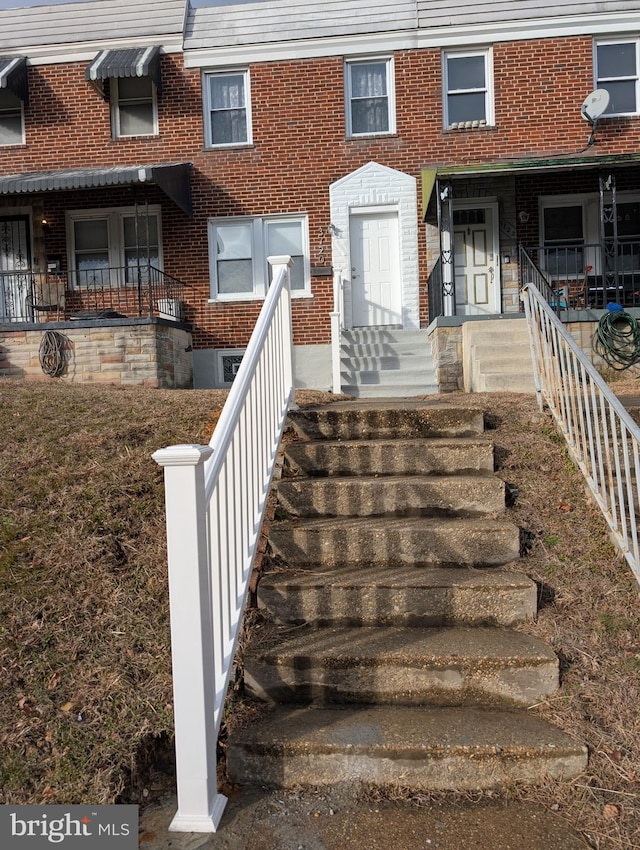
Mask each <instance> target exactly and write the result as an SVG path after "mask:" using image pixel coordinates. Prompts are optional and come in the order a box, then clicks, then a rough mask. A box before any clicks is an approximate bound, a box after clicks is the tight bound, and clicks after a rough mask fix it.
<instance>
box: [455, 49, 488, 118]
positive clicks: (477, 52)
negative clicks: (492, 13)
mask: <svg viewBox="0 0 640 850" xmlns="http://www.w3.org/2000/svg"><path fill="white" fill-rule="evenodd" d="M467 56H482V57H483V58H484V78H485V86H484V89H471V88H469V89H464V91H468V92H474V91H475V92H478V91H484V109H485V118H484V120H482V119H476V120H473V121H465V122H464V123H459V124H456V123H455V122H454V123H453V124H452V123H450V121H449V80H448V72H447V59H448V58H450V57H451V58H461V59H462V58H464V57H467ZM442 118H443V122H444V128H445V130H460V129H472V128H474V127H493V126H495V122H496V117H495V97H494V84H493V49H492V48H491V47H481V48H478V49H474V50H443V51H442Z"/></svg>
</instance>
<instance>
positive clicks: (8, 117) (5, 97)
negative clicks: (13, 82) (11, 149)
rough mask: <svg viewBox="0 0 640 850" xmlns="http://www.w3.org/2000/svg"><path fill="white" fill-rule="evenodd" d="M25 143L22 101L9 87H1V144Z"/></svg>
mask: <svg viewBox="0 0 640 850" xmlns="http://www.w3.org/2000/svg"><path fill="white" fill-rule="evenodd" d="M23 143H24V128H23V121H22V101H21V100H20V98H19V97H17V96H16V95H15V94H14V93H13V92H12V91H10V90H9V89H5V88H1V89H0V145H21V144H23Z"/></svg>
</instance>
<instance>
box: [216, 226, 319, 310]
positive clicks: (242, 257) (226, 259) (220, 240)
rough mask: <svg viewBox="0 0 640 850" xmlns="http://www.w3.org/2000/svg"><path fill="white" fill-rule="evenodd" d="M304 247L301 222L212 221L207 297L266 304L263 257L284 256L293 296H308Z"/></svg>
mask: <svg viewBox="0 0 640 850" xmlns="http://www.w3.org/2000/svg"><path fill="white" fill-rule="evenodd" d="M308 242H309V240H308V234H307V220H306V218H301V217H299V216H297V217H294V216H270V217H265V218H242V219H229V218H221V219H214V220H211V221H210V222H209V256H210V262H211V297H212V298H213V299H216V300H221V301H224V300H249V299H252V298H264V296H265V295H266V292H267V289H268V286H269V281H270V280H271V270H270V267H269V263H268V262H267V257H271V256H281V255H283V254H288V255H289V256H290V257H291V259H292V260H293V264H292V266H291V292H292V294H293V295H307V294H309V291H310V284H311V276H310V264H309V251H308V248H307V245H308Z"/></svg>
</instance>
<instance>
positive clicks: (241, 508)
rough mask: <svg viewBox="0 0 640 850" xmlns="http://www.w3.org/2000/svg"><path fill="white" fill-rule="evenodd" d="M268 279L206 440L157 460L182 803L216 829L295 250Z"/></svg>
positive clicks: (164, 452) (183, 822)
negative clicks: (220, 754)
mask: <svg viewBox="0 0 640 850" xmlns="http://www.w3.org/2000/svg"><path fill="white" fill-rule="evenodd" d="M269 262H270V263H271V265H272V268H273V281H272V284H271V286H270V288H269V293H268V295H267V298H266V299H265V302H264V305H263V308H262V311H261V313H260V316H259V318H258V321H257V323H256V326H255V329H254V331H253V334H252V337H251V340H250V342H249V345H248V347H247V350H246V352H245V354H244V356H243V358H242V363H241V364H240V368H239V369H238V373H237V375H236V378H235V380H234V382H233V385H232V387H231V390H230V391H229V396H228V398H227V401H226V404H225V406H224V408H223V410H222V413H221V415H220V419H219V420H218V424H217V425H216V428H215V431H214V433H213V436H212V437H211V440H210V442H209V445H208V446H199V445H180V446H170V447H169V448H165V449H160V450H159V451H157V452H155V453H154V455H153V458H154V460H155V461H156V462H157V463H158V464H159V465H160V466H162V467H164V474H165V495H166V514H167V550H168V567H169V603H170V612H171V654H172V669H173V694H174V722H175V746H176V767H177V791H178V811H177V814H176V815H175V817H174V819H173V821H172V822H171V825H170V827H169V829H170V830H172V831H176V832H215V830H216V829H217V827H218V824H219V822H220V818H221V817H222V813H223V811H224V807H225V804H226V802H227V801H226V798H225V797H224V795H223V794H220V793H219V792H218V786H217V778H216V746H217V739H218V732H219V729H220V722H221V719H222V712H223V708H224V702H225V696H226V692H227V686H228V682H229V675H230V673H231V670H232V668H233V661H234V656H235V651H236V644H237V639H238V634H239V631H240V627H241V624H242V615H243V610H244V604H245V597H246V593H247V587H248V584H249V579H250V576H251V570H252V565H253V559H254V555H255V552H256V549H257V545H258V541H259V536H260V526H261V524H262V519H263V515H264V510H265V507H266V504H267V500H268V497H269V490H270V486H271V479H272V476H273V471H274V467H275V464H276V458H277V453H278V446H279V443H280V438H281V436H282V430H283V428H284V423H285V419H286V416H287V411H288V409H289V406H290V404H291V401H292V398H293V369H292V335H291V305H290V290H289V267H290V265H291V259H290V257H270V258H269Z"/></svg>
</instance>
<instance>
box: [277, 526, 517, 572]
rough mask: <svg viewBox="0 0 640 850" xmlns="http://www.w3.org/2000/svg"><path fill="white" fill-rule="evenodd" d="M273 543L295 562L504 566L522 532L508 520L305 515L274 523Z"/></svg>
mask: <svg viewBox="0 0 640 850" xmlns="http://www.w3.org/2000/svg"><path fill="white" fill-rule="evenodd" d="M269 543H270V545H271V549H272V552H273V554H274V555H275V556H276V557H278V558H280V559H281V561H282V563H284V564H287V565H288V566H291V567H300V566H303V567H304V566H309V565H312V564H318V565H323V566H356V565H363V566H370V565H371V564H374V563H378V564H381V565H382V564H384V565H386V566H399V565H402V564H413V565H415V566H430V565H431V566H433V565H436V564H438V565H445V566H464V565H469V566H494V565H495V566H502V565H504V564H508V563H510V562H511V561H514V560H516V559H517V558H518V557H519V554H520V531H519V529H518V527H517V526H515V525H513V523H510V522H507V521H506V520H504V519H489V518H486V517H482V518H480V519H477V518H466V517H465V518H455V519H448V518H432V517H419V518H414V517H411V518H401V519H395V520H393V521H389V520H388V519H385V518H384V517H383V518H373V519H372V518H360V519H357V518H353V519H351V518H347V519H345V518H341V517H337V518H332V519H302V520H295V521H286V520H285V521H282V522H275V523H273V524H272V526H271V530H270V535H269Z"/></svg>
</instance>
